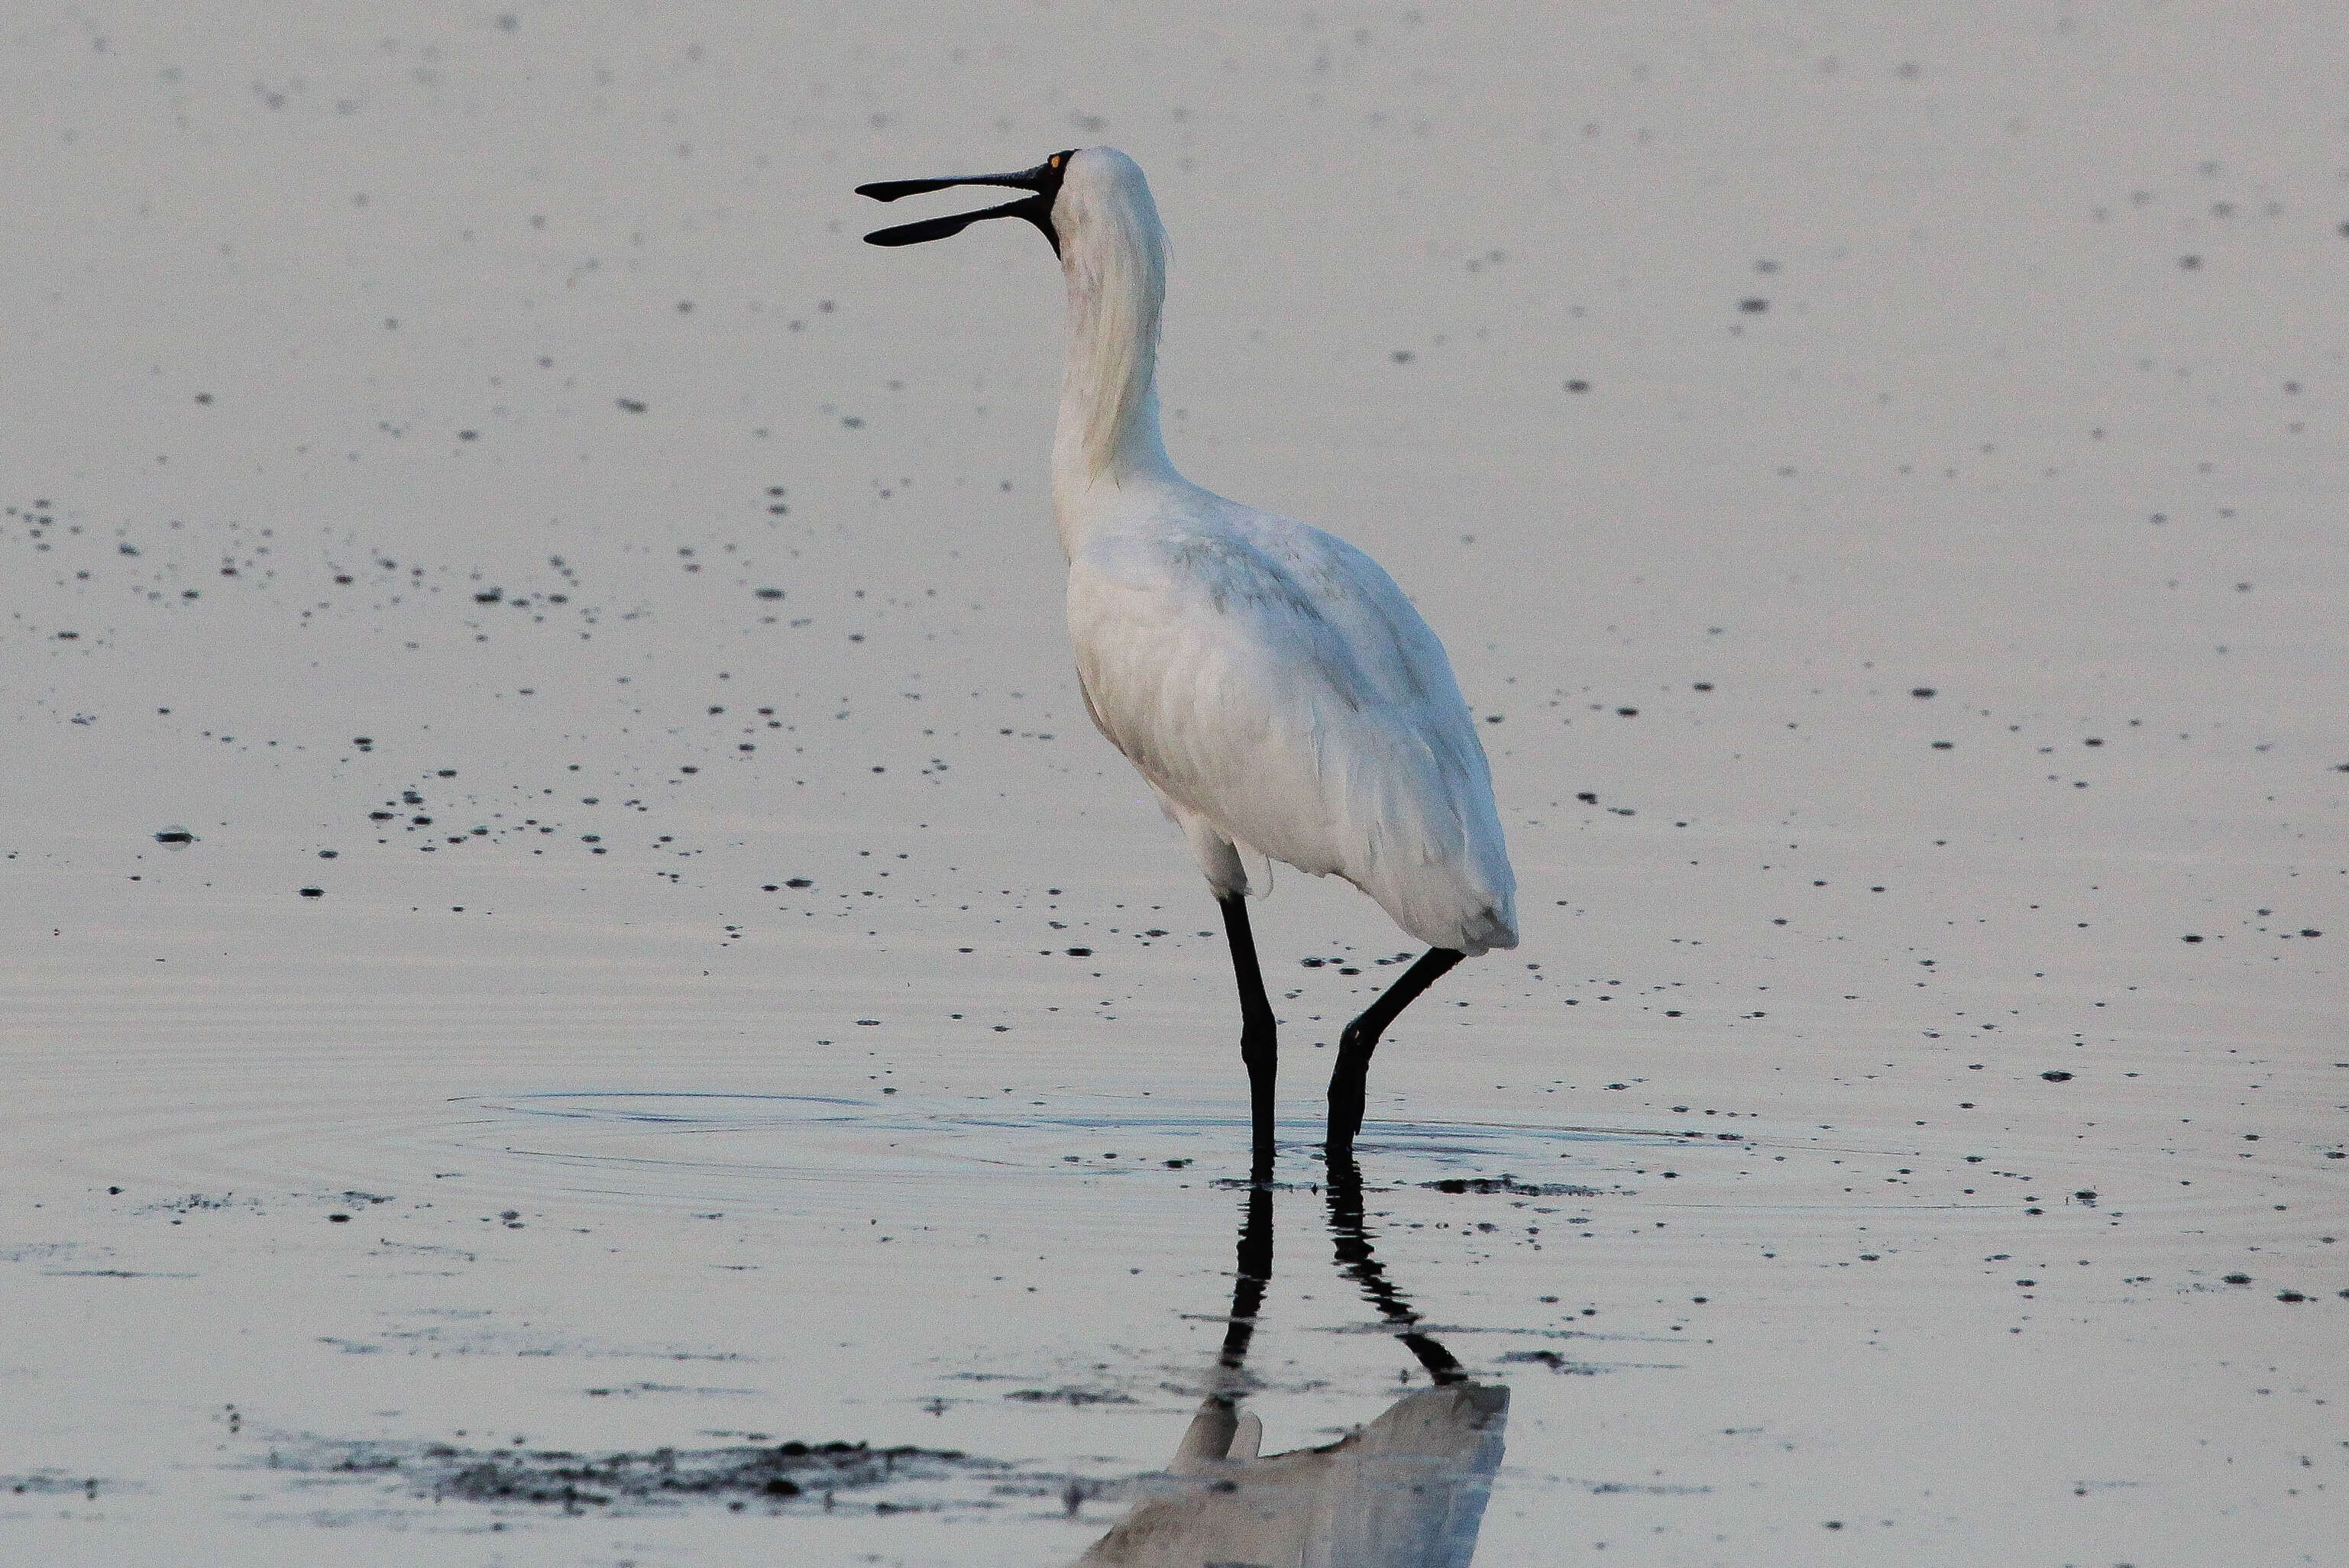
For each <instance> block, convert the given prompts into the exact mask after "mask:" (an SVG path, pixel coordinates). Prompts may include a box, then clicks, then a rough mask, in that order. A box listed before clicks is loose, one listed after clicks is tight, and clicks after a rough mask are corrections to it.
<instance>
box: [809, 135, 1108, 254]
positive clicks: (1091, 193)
mask: <svg viewBox="0 0 2349 1568" xmlns="http://www.w3.org/2000/svg"><path fill="white" fill-rule="evenodd" d="M954 185H1002V186H1009V188H1010V189H1012V190H1014V191H1027V192H1028V194H1027V195H1025V196H1022V197H1021V198H1019V200H1018V201H1006V202H1005V203H1003V204H1002V205H1001V206H999V207H983V208H981V209H980V210H979V211H976V212H956V213H951V214H949V215H947V216H946V217H943V218H924V219H921V220H919V221H918V222H912V223H900V224H898V225H897V226H896V227H895V228H891V229H878V230H875V231H874V232H872V233H870V234H867V235H865V236H864V240H865V242H866V243H867V244H873V245H918V244H920V243H922V242H924V241H925V240H943V239H947V238H948V237H949V236H951V235H955V234H959V233H961V232H963V231H964V230H965V229H967V228H968V227H969V226H970V225H971V224H973V223H976V222H979V221H980V220H982V219H986V218H1025V219H1026V220H1027V221H1028V222H1030V223H1033V224H1035V225H1036V227H1037V228H1039V229H1040V230H1042V231H1043V232H1044V238H1045V239H1046V240H1048V241H1050V242H1051V246H1052V253H1053V254H1055V255H1058V254H1060V253H1061V247H1062V242H1063V241H1064V240H1066V239H1067V238H1068V237H1069V236H1070V235H1071V234H1073V233H1075V232H1078V231H1079V230H1080V229H1081V228H1083V227H1085V226H1086V217H1087V214H1088V213H1089V212H1092V211H1099V210H1102V209H1109V208H1116V209H1123V208H1124V207H1127V206H1131V205H1133V202H1134V199H1135V196H1136V194H1137V193H1138V194H1139V197H1140V200H1141V201H1144V202H1146V201H1148V192H1149V189H1150V187H1149V185H1148V183H1147V182H1146V181H1144V180H1143V177H1142V170H1141V167H1140V166H1139V165H1137V164H1136V163H1135V162H1134V161H1133V160H1132V159H1131V158H1128V157H1127V156H1126V155H1125V154H1124V153H1123V152H1120V151H1119V150H1117V149H1115V148H1113V147H1089V148H1084V149H1082V150H1070V151H1066V152H1056V153H1054V154H1052V156H1051V157H1050V158H1048V159H1046V160H1044V161H1043V162H1041V163H1040V164H1038V165H1036V167H1035V168H1033V169H1022V170H1018V171H1016V172H1014V173H1010V174H955V175H948V176H946V177H944V178H942V179H936V180H882V181H875V182H874V183H873V184H870V185H859V186H858V187H857V188H856V193H857V194H858V195H859V196H870V197H872V198H873V200H874V201H896V200H897V199H898V198H899V197H901V196H920V195H926V194H927V193H928V192H930V191H944V190H946V189H947V188H948V187H949V186H954Z"/></svg>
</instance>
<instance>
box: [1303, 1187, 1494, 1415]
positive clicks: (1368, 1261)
mask: <svg viewBox="0 0 2349 1568" xmlns="http://www.w3.org/2000/svg"><path fill="white" fill-rule="evenodd" d="M1329 1196H1330V1240H1331V1241H1332V1242H1333V1243H1336V1245H1337V1248H1338V1267H1339V1270H1340V1272H1341V1273H1343V1274H1345V1276H1346V1277H1347V1278H1348V1279H1350V1280H1352V1281H1353V1282H1354V1283H1355V1284H1358V1285H1361V1287H1362V1295H1363V1296H1364V1297H1365V1298H1366V1299H1367V1300H1368V1301H1369V1302H1370V1304H1371V1305H1372V1306H1374V1307H1376V1308H1377V1309H1378V1312H1379V1315H1380V1316H1381V1317H1383V1318H1385V1319H1386V1320H1387V1322H1388V1324H1389V1325H1390V1326H1392V1327H1393V1329H1394V1331H1395V1337H1396V1338H1398V1339H1400V1340H1402V1342H1403V1344H1404V1345H1406V1346H1409V1347H1410V1349H1411V1353H1412V1354H1413V1356H1416V1357H1419V1364H1420V1365H1421V1366H1422V1367H1426V1368H1427V1375H1428V1376H1429V1377H1433V1378H1434V1379H1435V1381H1436V1382H1437V1383H1438V1384H1445V1385H1448V1384H1453V1383H1464V1382H1466V1381H1467V1380H1468V1374H1467V1373H1465V1372H1464V1371H1462V1370H1461V1368H1460V1363H1459V1362H1458V1361H1456V1360H1454V1358H1453V1355H1452V1352H1450V1351H1449V1350H1446V1349H1444V1346H1441V1345H1438V1344H1437V1343H1436V1342H1435V1341H1434V1340H1433V1339H1430V1338H1429V1337H1428V1336H1426V1335H1424V1334H1422V1333H1421V1332H1420V1331H1419V1314H1418V1312H1417V1311H1415V1310H1414V1309H1413V1306H1412V1305H1411V1303H1410V1302H1409V1301H1408V1300H1406V1299H1405V1298H1404V1296H1403V1294H1402V1291H1400V1290H1397V1289H1396V1288H1395V1286H1394V1284H1393V1283H1392V1281H1390V1280H1389V1279H1388V1278H1387V1271H1386V1269H1385V1267H1384V1266H1383V1265H1381V1264H1380V1262H1379V1260H1378V1259H1377V1258H1375V1257H1373V1256H1372V1255H1371V1236H1370V1233H1369V1232H1368V1231H1367V1230H1365V1229H1364V1228H1363V1225H1362V1168H1361V1166H1360V1165H1358V1164H1356V1163H1355V1162H1354V1156H1353V1152H1352V1151H1351V1150H1340V1149H1334V1148H1333V1149H1331V1150H1330V1185H1329Z"/></svg>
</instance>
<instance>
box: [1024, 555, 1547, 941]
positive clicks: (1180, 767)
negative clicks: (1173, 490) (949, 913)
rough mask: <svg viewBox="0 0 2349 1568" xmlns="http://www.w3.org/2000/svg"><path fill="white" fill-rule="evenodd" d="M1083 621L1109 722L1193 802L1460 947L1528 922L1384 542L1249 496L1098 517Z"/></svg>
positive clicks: (1084, 664) (1222, 824) (1484, 790)
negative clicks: (1108, 521) (1276, 510)
mask: <svg viewBox="0 0 2349 1568" xmlns="http://www.w3.org/2000/svg"><path fill="white" fill-rule="evenodd" d="M1069 624H1070V632H1071V636H1072V638H1073V640H1074V642H1075V645H1076V650H1077V668H1078V673H1079V676H1080V677H1081V679H1082V681H1083V683H1084V688H1085V693H1086V697H1087V701H1088V702H1089V703H1090V705H1091V707H1092V711H1093V714H1094V718H1095V722H1096V723H1098V724H1099V725H1100V727H1101V728H1102V733H1103V734H1105V735H1107V736H1108V737H1109V738H1110V740H1111V741H1112V743H1113V744H1115V745H1116V747H1117V748H1118V749H1119V750H1121V751H1123V752H1124V753H1125V755H1126V756H1127V757H1128V758H1131V759H1132V761H1133V764H1134V766H1135V767H1136V768H1138V769H1141V771H1142V773H1143V776H1144V777H1146V778H1147V779H1150V781H1151V782H1152V783H1153V784H1154V785H1156V786H1157V787H1158V789H1159V790H1160V791H1161V792H1162V793H1164V795H1165V796H1166V797H1167V798H1168V799H1171V800H1173V801H1174V803H1175V804H1176V805H1177V806H1178V807H1180V808H1182V809H1184V810H1188V811H1191V812H1195V813H1196V814H1197V815H1198V816H1200V817H1202V818H1204V819H1205V820H1206V821H1208V822H1209V823H1211V824H1213V825H1214V827H1215V828H1216V830H1218V831H1220V832H1222V833H1223V834H1224V835H1225V836H1226V837H1228V838H1230V839H1232V840H1233V841H1236V842H1238V843H1242V844H1246V845H1248V846H1250V847H1252V848H1254V849H1257V850H1259V851H1263V852H1264V853H1266V854H1268V855H1270V856H1272V857H1274V858H1275V859H1278V860H1282V861H1288V863H1289V864H1291V865H1294V866H1296V867H1298V868H1299V870H1302V871H1306V872H1312V873H1314V874H1315V875H1326V874H1329V873H1331V872H1335V873H1337V874H1339V875H1340V876H1343V877H1345V878H1346V879H1347V880H1348V881H1350V882H1353V883H1355V885H1357V886H1358V887H1361V889H1362V890H1363V891H1364V892H1368V893H1370V894H1371V896H1372V897H1374V898H1376V899H1378V900H1379V902H1380V903H1382V904H1384V905H1385V906H1386V908H1387V910H1388V912H1389V913H1392V914H1393V915H1394V917H1395V918H1396V920H1397V921H1398V922H1399V923H1402V925H1403V927H1404V928H1405V929H1406V930H1409V931H1411V932H1413V934H1419V935H1421V936H1423V937H1424V938H1425V939H1426V940H1428V941H1430V942H1432V943H1434V944H1438V945H1454V946H1465V947H1466V948H1467V949H1468V950H1470V951H1476V952H1481V951H1483V950H1484V949H1485V947H1487V946H1494V945H1506V944H1507V943H1508V942H1510V941H1514V939H1515V932H1514V925H1513V923H1512V920H1511V913H1510V907H1509V900H1510V892H1511V888H1512V879H1511V878H1510V875H1509V871H1508V862H1507V857H1506V851H1505V850H1504V848H1503V846H1502V841H1501V832H1500V824H1499V821H1498V820H1497V818H1496V816H1495V812H1494V810H1493V804H1492V783H1491V779H1490V775H1489V773H1488V771H1487V769H1486V766H1485V754H1484V748H1483V747H1482V745H1481V744H1480V743H1479V741H1478V740H1477V738H1476V734H1475V725H1474V724H1473V723H1472V722H1471V719H1470V717H1469V714H1468V711H1467V706H1466V704H1465V702H1464V700H1463V699H1462V697H1461V696H1460V688H1459V685H1458V683H1457V682H1456V681H1455V680H1454V677H1453V674H1452V667H1451V663H1450V661H1449V660H1448V659H1446V658H1445V656H1444V647H1443V645H1442V644H1441V643H1439V642H1438V641H1437V640H1436V637H1435V634H1434V633H1433V632H1432V631H1430V630H1429V629H1428V626H1427V624H1426V622H1425V621H1423V620H1422V619H1421V618H1420V615H1419V612H1418V611H1417V610H1415V609H1414V608H1413V606H1412V603H1411V601H1410V600H1408V599H1407V598H1405V597H1404V596H1403V594H1402V590H1401V589H1399V588H1397V587H1396V586H1395V584H1394V582H1393V580H1392V578H1390V577H1389V576H1388V575H1387V574H1386V573H1385V572H1384V571H1382V570H1381V568H1380V567H1379V565H1378V563H1377V562H1373V561H1372V560H1371V558H1370V557H1369V556H1367V555H1365V554H1364V553H1362V552H1361V551H1359V550H1356V549H1354V548H1353V547H1352V546H1351V545H1349V544H1347V543H1345V542H1343V541H1341V540H1339V539H1336V538H1333V537H1332V536H1330V535H1329V534H1326V533H1322V532H1320V531H1319V530H1315V529H1309V528H1307V527H1305V526H1304V525H1303V524H1301V523H1294V522H1288V521H1286V520H1283V519H1277V518H1269V517H1266V516H1265V515H1264V514H1261V513H1249V512H1242V511H1240V509H1237V508H1233V509H1231V511H1230V512H1229V513H1227V514H1225V515H1222V516H1218V517H1213V518H1209V519H1204V520H1202V519H1190V520H1185V521H1181V522H1177V523H1173V524H1167V525H1163V526H1159V527H1155V528H1152V529H1149V530H1134V531H1120V532H1115V533H1111V534H1107V535H1102V536H1097V537H1096V538H1095V539H1094V540H1092V541H1091V542H1088V543H1087V544H1086V545H1085V546H1084V547H1083V548H1082V549H1081V550H1080V551H1079V552H1078V554H1077V557H1076V559H1075V560H1074V561H1073V562H1071V568H1070V576H1069Z"/></svg>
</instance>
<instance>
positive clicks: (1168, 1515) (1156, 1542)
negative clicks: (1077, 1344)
mask: <svg viewBox="0 0 2349 1568" xmlns="http://www.w3.org/2000/svg"><path fill="white" fill-rule="evenodd" d="M1270 1176H1271V1172H1270V1171H1269V1170H1268V1168H1266V1167H1265V1166H1264V1165H1262V1164H1259V1166H1258V1168H1257V1171H1256V1179H1255V1180H1254V1181H1251V1182H1250V1183H1249V1186H1248V1192H1247V1202H1246V1203H1245V1204H1244V1205H1243V1208H1242V1211H1241V1213H1242V1220H1241V1225H1240V1238H1239V1251H1238V1260H1237V1262H1238V1266H1237V1269H1236V1270H1235V1277H1234V1280H1233V1283H1232V1306H1231V1315H1230V1317H1229V1319H1228V1320H1227V1321H1226V1325H1225V1328H1224V1339H1223V1344H1222V1346H1221V1347H1220V1348H1219V1350H1218V1352H1217V1354H1216V1366H1215V1370H1214V1372H1213V1374H1212V1376H1211V1377H1210V1379H1209V1387H1208V1392H1207V1394H1206V1398H1204V1399H1202V1400H1201V1402H1200V1406H1199V1409H1198V1412H1197V1413H1196V1414H1195V1415H1194V1416H1193V1417H1192V1418H1191V1424H1190V1427H1189V1429H1187V1430H1186V1431H1185V1433H1184V1435H1183V1440H1182V1443H1181V1445H1180V1446H1179V1447H1178V1448H1177V1449H1176V1450H1175V1454H1174V1462H1173V1463H1171V1464H1170V1465H1169V1466H1168V1467H1167V1470H1168V1475H1167V1477H1166V1479H1165V1480H1163V1481H1161V1482H1158V1483H1154V1484H1153V1485H1152V1486H1151V1487H1150V1488H1149V1489H1148V1491H1147V1493H1146V1495H1144V1497H1143V1499H1142V1501H1139V1502H1137V1503H1136V1504H1135V1505H1134V1507H1133V1511H1132V1512H1131V1513H1129V1514H1128V1515H1127V1516H1126V1517H1125V1519H1124V1520H1123V1521H1122V1522H1120V1523H1119V1524H1118V1525H1117V1527H1116V1528H1115V1529H1113V1530H1112V1531H1111V1532H1109V1533H1108V1534H1107V1535H1104V1536H1102V1538H1101V1540H1099V1541H1097V1542H1094V1543H1093V1545H1092V1549H1091V1550H1090V1551H1088V1552H1087V1553H1085V1554H1084V1556H1083V1557H1082V1558H1081V1559H1080V1560H1079V1568H1200V1565H1201V1564H1203V1563H1216V1564H1222V1563H1251V1564H1254V1563H1280V1564H1301V1565H1306V1568H1468V1564H1469V1562H1470V1559H1472V1558H1473V1557H1474V1556H1475V1552H1476V1537H1477V1534H1478V1532H1479V1531H1480V1530H1481V1528H1482V1526H1483V1522H1484V1517H1485V1498H1486V1496H1487V1495H1488V1494H1489V1493H1490V1491H1491V1490H1492V1483H1493V1472H1494V1471H1495V1470H1497V1469H1498V1468H1499V1467H1500V1463H1501V1446H1502V1432H1503V1429H1504V1428H1505V1427H1506V1425H1507V1421H1508V1412H1509V1391H1508V1390H1507V1389H1506V1388H1504V1387H1499V1386H1498V1385H1495V1384H1487V1383H1479V1382H1476V1381H1475V1379H1473V1378H1471V1377H1469V1376H1468V1375H1467V1373H1466V1372H1465V1371H1464V1369H1463V1368H1462V1367H1461V1366H1460V1363H1459V1362H1458V1361H1457V1360H1456V1359H1454V1357H1453V1356H1452V1354H1451V1352H1449V1351H1447V1350H1445V1349H1444V1346H1441V1345H1439V1344H1437V1343H1436V1342H1435V1341H1434V1340H1433V1338H1431V1337H1430V1336H1427V1335H1426V1334H1424V1333H1423V1332H1422V1331H1421V1329H1420V1326H1419V1324H1420V1316H1419V1314H1418V1312H1417V1311H1415V1310H1414V1309H1413V1306H1412V1305H1411V1304H1410V1302H1409V1301H1408V1300H1406V1299H1405V1298H1404V1296H1403V1295H1402V1292H1401V1291H1400V1290H1398V1289H1397V1288H1396V1287H1395V1285H1394V1284H1393V1283H1392V1282H1391V1281H1390V1280H1389V1279H1388V1278H1387V1277H1386V1271H1385V1270H1384V1268H1383V1267H1382V1266H1381V1264H1379V1262H1378V1261H1377V1259H1376V1258H1374V1257H1373V1256H1372V1255H1371V1239H1370V1235H1369V1233H1368V1232H1367V1231H1366V1230H1365V1229H1364V1227H1363V1222H1362V1181H1361V1171H1359V1170H1358V1169H1357V1168H1356V1167H1355V1165H1354V1162H1353V1161H1352V1159H1351V1158H1350V1157H1348V1158H1344V1159H1339V1158H1336V1157H1333V1158H1332V1159H1331V1161H1330V1188H1329V1204H1330V1234H1331V1237H1332V1238H1333V1240H1334V1241H1335V1242H1336V1244H1337V1254H1338V1266H1339V1268H1340V1270H1341V1271H1343V1272H1344V1274H1346V1276H1347V1277H1348V1278H1350V1279H1351V1280H1353V1281H1354V1282H1355V1283H1356V1284H1359V1285H1360V1286H1361V1289H1362V1292H1363V1294H1364V1295H1366V1296H1367V1297H1368V1298H1369V1299H1370V1301H1371V1305H1373V1306H1374V1307H1376V1308H1377V1309H1378V1312H1379V1315H1381V1317H1382V1318H1384V1319H1385V1320H1386V1322H1387V1323H1388V1324H1389V1325H1390V1326H1392V1328H1393V1329H1394V1331H1395V1335H1396V1337H1397V1338H1399V1339H1401V1340H1402V1342H1403V1344H1404V1345H1405V1346H1408V1347H1409V1348H1410V1350H1411V1353H1412V1354H1413V1357H1416V1358H1417V1359H1418V1361H1419V1364H1420V1365H1421V1366H1422V1367H1425V1368H1426V1369H1427V1372H1428V1375H1429V1377H1432V1378H1433V1379H1434V1381H1435V1383H1436V1384H1437V1387H1433V1388H1423V1389H1421V1390H1419V1391H1418V1392H1416V1393H1413V1394H1410V1395H1407V1396H1406V1397H1404V1398H1402V1399H1400V1400H1398V1401H1396V1402H1395V1403H1394V1404H1393V1405H1392V1406H1391V1407H1390V1408H1387V1409H1386V1410H1385V1411H1383V1412H1382V1413H1381V1414H1380V1415H1379V1416H1378V1418H1376V1419H1374V1420H1372V1421H1371V1422H1369V1423H1368V1424H1367V1425H1364V1426H1362V1427H1360V1428H1357V1429H1355V1430H1354V1431H1353V1432H1352V1433H1351V1434H1350V1435H1349V1436H1348V1437H1346V1438H1345V1439H1342V1440H1341V1441H1339V1442H1336V1443H1332V1444H1330V1445H1329V1446H1327V1447H1324V1448H1316V1449H1292V1450H1290V1451H1289V1452H1287V1453H1278V1454H1271V1455H1266V1456H1263V1457H1259V1449H1260V1447H1261V1444H1262V1440H1263V1433H1264V1427H1263V1424H1262V1422H1260V1421H1259V1420H1258V1419H1257V1418H1256V1417H1255V1416H1253V1415H1250V1414H1247V1413H1246V1412H1244V1411H1243V1410H1242V1409H1241V1408H1240V1407H1241V1403H1242V1401H1243V1400H1244V1399H1246V1398H1247V1396H1248V1395H1249V1393H1250V1392H1251V1391H1252V1389H1251V1385H1250V1382H1249V1379H1248V1377H1247V1355H1248V1349H1249V1346H1250V1345H1251V1344H1252V1342H1253V1341H1254V1339H1255V1336H1256V1329H1257V1318H1258V1316H1259V1315H1260V1314H1261V1313H1262V1311H1263V1308H1264V1298H1265V1291H1266V1287H1267V1285H1268V1284H1269V1283H1270V1281H1271V1278H1272V1219H1273V1191H1272V1182H1271V1181H1270Z"/></svg>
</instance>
